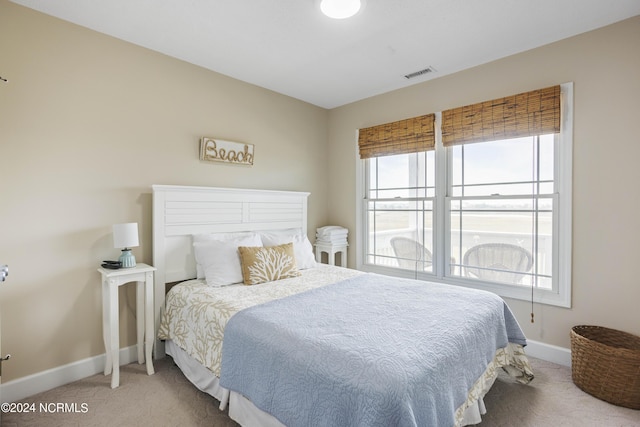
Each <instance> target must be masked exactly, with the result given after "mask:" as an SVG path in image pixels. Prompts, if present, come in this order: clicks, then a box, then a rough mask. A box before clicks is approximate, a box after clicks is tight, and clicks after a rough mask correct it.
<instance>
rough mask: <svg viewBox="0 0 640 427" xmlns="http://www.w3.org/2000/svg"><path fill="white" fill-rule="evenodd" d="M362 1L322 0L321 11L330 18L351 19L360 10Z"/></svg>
mask: <svg viewBox="0 0 640 427" xmlns="http://www.w3.org/2000/svg"><path fill="white" fill-rule="evenodd" d="M360 6H361V4H360V0H321V1H320V10H321V11H322V13H324V14H325V15H327V16H328V17H329V18H334V19H345V18H349V17H351V16H353V15H355V14H356V13H358V11H359V10H360Z"/></svg>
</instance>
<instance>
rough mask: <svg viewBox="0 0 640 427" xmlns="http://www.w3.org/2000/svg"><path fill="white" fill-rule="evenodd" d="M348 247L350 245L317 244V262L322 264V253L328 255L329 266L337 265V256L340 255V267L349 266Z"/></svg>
mask: <svg viewBox="0 0 640 427" xmlns="http://www.w3.org/2000/svg"><path fill="white" fill-rule="evenodd" d="M347 246H349V244H348V243H344V244H338V245H336V244H333V243H316V244H315V247H316V261H317V262H322V253H323V252H324V253H326V254H327V261H328V263H329V265H335V263H336V254H337V253H340V267H346V266H347Z"/></svg>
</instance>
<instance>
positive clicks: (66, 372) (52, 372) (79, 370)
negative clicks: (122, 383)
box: [0, 345, 138, 402]
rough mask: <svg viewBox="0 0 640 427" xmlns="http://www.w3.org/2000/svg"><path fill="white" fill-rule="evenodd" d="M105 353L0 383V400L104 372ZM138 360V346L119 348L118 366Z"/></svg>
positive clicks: (4, 400) (33, 392) (17, 397)
mask: <svg viewBox="0 0 640 427" xmlns="http://www.w3.org/2000/svg"><path fill="white" fill-rule="evenodd" d="M106 357H107V356H106V354H101V355H99V356H94V357H89V358H87V359H84V360H78V361H77V362H73V363H69V364H68V365H63V366H58V367H57V368H52V369H48V370H46V371H42V372H38V373H37V374H33V375H28V376H26V377H22V378H18V379H16V380H13V381H8V382H6V383H4V384H1V385H0V402H15V401H16V400H21V399H24V398H26V397H29V396H33V395H34V394H38V393H42V392H43V391H47V390H51V389H52V388H56V387H59V386H61V385H65V384H68V383H70V382H73V381H78V380H81V379H83V378H87V377H90V376H92V375H95V374H98V373H101V372H104V365H105V363H106ZM137 360H138V347H137V346H135V345H132V346H130V347H125V348H121V349H120V366H122V365H128V364H129V363H132V362H135V361H137Z"/></svg>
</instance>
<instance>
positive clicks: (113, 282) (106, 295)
mask: <svg viewBox="0 0 640 427" xmlns="http://www.w3.org/2000/svg"><path fill="white" fill-rule="evenodd" d="M155 270H156V268H155V267H152V266H150V265H147V264H140V263H138V264H137V265H136V266H135V267H131V268H121V269H119V270H110V269H107V268H102V267H100V268H98V271H99V272H100V274H101V275H102V333H103V335H104V347H105V350H106V352H107V362H106V364H105V367H104V374H105V375H109V374H111V373H112V371H113V374H112V376H111V388H116V387H118V386H119V385H120V330H119V316H118V288H119V287H120V286H122V285H124V284H126V283H129V282H137V284H136V323H137V332H138V335H137V338H138V342H137V344H138V363H140V364H142V363H144V362H145V360H146V362H147V374H149V375H153V373H154V372H155V371H154V370H153V361H152V359H151V350H152V349H153V343H154V340H155V336H154V335H155V327H154V324H153V272H154V271H155ZM145 350H146V351H145ZM145 353H146V358H145Z"/></svg>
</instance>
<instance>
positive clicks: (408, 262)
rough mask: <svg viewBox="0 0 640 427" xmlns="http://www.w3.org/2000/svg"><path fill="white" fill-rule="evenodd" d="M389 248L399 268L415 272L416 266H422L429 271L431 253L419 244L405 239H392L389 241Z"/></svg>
mask: <svg viewBox="0 0 640 427" xmlns="http://www.w3.org/2000/svg"><path fill="white" fill-rule="evenodd" d="M391 247H392V248H393V252H394V253H395V255H396V258H397V260H398V266H399V267H400V268H405V269H408V270H415V269H416V266H417V265H423V267H424V270H430V269H431V266H432V264H431V263H432V258H431V251H429V249H427V248H425V247H424V246H423V245H422V244H421V243H420V242H417V241H415V240H413V239H409V238H407V237H393V238H392V239H391ZM423 263H424V264H423Z"/></svg>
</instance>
